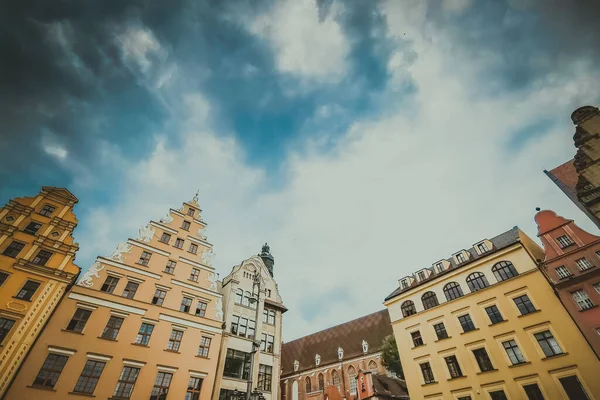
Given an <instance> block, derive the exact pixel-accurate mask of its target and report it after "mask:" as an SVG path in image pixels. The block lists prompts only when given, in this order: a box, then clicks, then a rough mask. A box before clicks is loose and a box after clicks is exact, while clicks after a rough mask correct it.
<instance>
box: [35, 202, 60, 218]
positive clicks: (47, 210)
mask: <svg viewBox="0 0 600 400" xmlns="http://www.w3.org/2000/svg"><path fill="white" fill-rule="evenodd" d="M54 210H56V207H54V206H51V205H50V204H46V205H45V206H44V207H43V208H42V209H41V210H40V212H39V213H38V214H40V215H43V216H44V217H50V216H51V215H52V213H53V212H54Z"/></svg>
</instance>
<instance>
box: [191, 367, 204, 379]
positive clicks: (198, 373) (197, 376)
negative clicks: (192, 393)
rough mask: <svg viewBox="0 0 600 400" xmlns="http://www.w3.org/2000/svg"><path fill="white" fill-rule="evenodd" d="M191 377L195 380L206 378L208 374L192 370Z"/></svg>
mask: <svg viewBox="0 0 600 400" xmlns="http://www.w3.org/2000/svg"><path fill="white" fill-rule="evenodd" d="M190 376H192V377H194V378H206V377H207V376H208V373H206V372H200V371H192V370H191V369H190Z"/></svg>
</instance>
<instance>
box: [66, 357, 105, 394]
mask: <svg viewBox="0 0 600 400" xmlns="http://www.w3.org/2000/svg"><path fill="white" fill-rule="evenodd" d="M88 365H90V367H88ZM97 366H101V367H100V368H99V370H98V368H97ZM104 367H106V362H105V361H99V360H92V359H89V358H88V359H87V361H86V362H85V365H84V366H83V369H82V370H81V374H79V378H77V382H76V383H75V387H74V388H73V393H83V394H89V395H93V394H94V391H95V390H96V386H98V381H99V380H100V377H101V376H102V372H103V371H104ZM78 388H79V389H78Z"/></svg>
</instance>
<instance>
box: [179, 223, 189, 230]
mask: <svg viewBox="0 0 600 400" xmlns="http://www.w3.org/2000/svg"><path fill="white" fill-rule="evenodd" d="M181 229H183V230H184V231H189V230H190V223H189V222H188V221H183V222H182V223H181Z"/></svg>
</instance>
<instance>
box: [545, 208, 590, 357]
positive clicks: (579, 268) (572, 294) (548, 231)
mask: <svg viewBox="0 0 600 400" xmlns="http://www.w3.org/2000/svg"><path fill="white" fill-rule="evenodd" d="M535 222H536V223H537V225H538V236H539V238H540V240H541V241H542V245H543V246H544V250H545V253H546V256H545V258H544V263H543V267H542V271H543V272H544V273H545V274H546V276H547V278H548V281H549V282H550V283H551V285H552V286H553V287H554V289H555V290H556V293H557V294H558V296H559V297H560V301H561V302H562V303H563V305H564V306H565V308H566V309H567V311H568V312H569V314H571V317H572V318H573V319H574V320H575V323H577V325H578V326H579V329H580V330H581V332H582V333H583V335H584V336H585V338H586V339H587V341H588V342H589V343H590V345H591V346H592V348H593V349H594V351H595V352H596V355H598V356H600V308H599V307H598V305H599V304H600V268H598V266H599V265H600V237H598V236H595V235H592V234H590V233H588V232H586V231H584V230H583V229H581V228H580V227H578V226H577V225H576V224H575V223H574V222H573V220H570V219H565V218H563V217H560V216H558V215H556V213H554V212H553V211H550V210H544V211H540V212H538V213H537V214H536V215H535Z"/></svg>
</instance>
